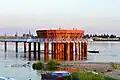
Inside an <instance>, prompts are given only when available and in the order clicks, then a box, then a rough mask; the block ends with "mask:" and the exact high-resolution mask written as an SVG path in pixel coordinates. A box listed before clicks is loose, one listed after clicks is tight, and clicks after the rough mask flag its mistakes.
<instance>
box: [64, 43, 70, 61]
mask: <svg viewBox="0 0 120 80" xmlns="http://www.w3.org/2000/svg"><path fill="white" fill-rule="evenodd" d="M69 44H70V43H68V42H66V43H64V60H67V61H69V60H70V46H69Z"/></svg>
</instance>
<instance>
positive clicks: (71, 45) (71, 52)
mask: <svg viewBox="0 0 120 80" xmlns="http://www.w3.org/2000/svg"><path fill="white" fill-rule="evenodd" d="M70 60H71V61H72V60H73V43H72V42H70Z"/></svg>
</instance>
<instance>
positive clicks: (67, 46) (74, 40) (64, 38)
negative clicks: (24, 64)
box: [0, 30, 87, 61]
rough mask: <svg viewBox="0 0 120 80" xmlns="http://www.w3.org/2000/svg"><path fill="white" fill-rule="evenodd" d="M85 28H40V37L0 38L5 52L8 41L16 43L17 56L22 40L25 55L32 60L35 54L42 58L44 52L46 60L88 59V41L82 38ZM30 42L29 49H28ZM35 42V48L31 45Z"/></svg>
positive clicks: (38, 32) (35, 57)
mask: <svg viewBox="0 0 120 80" xmlns="http://www.w3.org/2000/svg"><path fill="white" fill-rule="evenodd" d="M83 33H84V31H83V30H38V31H37V34H38V36H37V37H38V38H35V39H32V38H28V39H20V38H16V39H0V41H1V42H4V49H5V52H6V51H7V42H14V43H15V46H16V47H15V51H16V57H18V54H17V53H18V45H19V43H20V42H22V43H24V46H23V47H24V57H26V56H27V53H28V57H29V60H31V57H32V56H31V54H33V58H34V60H37V59H38V60H41V55H42V53H43V55H44V60H45V61H47V60H49V59H57V60H60V61H62V60H66V61H72V60H76V61H77V60H86V59H87V43H86V41H84V40H82V39H81V37H82V35H83ZM41 43H42V44H44V50H41V48H40V47H41V46H43V45H41ZM26 44H28V51H27V50H26V48H27V45H26ZM32 44H33V50H31V46H32ZM49 46H51V47H49ZM49 54H50V55H51V56H50V55H49Z"/></svg>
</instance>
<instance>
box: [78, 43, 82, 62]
mask: <svg viewBox="0 0 120 80" xmlns="http://www.w3.org/2000/svg"><path fill="white" fill-rule="evenodd" d="M80 44H81V42H79V43H78V47H79V60H80V57H81V45H80Z"/></svg>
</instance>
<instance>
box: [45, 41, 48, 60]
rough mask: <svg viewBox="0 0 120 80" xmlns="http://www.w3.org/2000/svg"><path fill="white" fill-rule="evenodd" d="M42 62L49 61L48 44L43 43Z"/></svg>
mask: <svg viewBox="0 0 120 80" xmlns="http://www.w3.org/2000/svg"><path fill="white" fill-rule="evenodd" d="M44 50H45V51H44V60H45V61H48V59H49V51H48V50H49V43H44Z"/></svg>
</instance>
